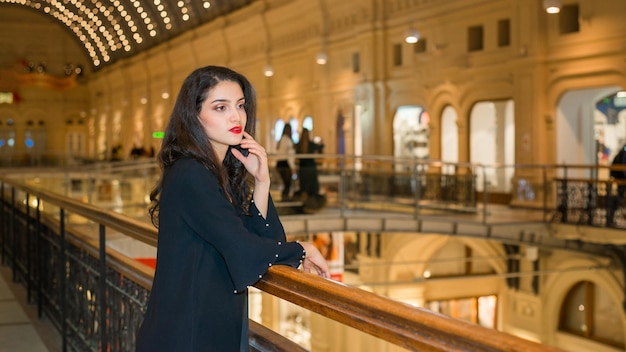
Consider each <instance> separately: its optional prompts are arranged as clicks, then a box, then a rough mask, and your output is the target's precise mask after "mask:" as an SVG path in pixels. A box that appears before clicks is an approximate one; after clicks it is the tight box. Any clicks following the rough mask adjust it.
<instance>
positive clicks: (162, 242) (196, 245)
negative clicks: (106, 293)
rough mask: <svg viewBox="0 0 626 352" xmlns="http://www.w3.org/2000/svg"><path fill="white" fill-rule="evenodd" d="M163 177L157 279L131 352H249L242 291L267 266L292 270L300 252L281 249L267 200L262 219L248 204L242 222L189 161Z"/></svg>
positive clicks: (287, 245)
mask: <svg viewBox="0 0 626 352" xmlns="http://www.w3.org/2000/svg"><path fill="white" fill-rule="evenodd" d="M163 177H164V178H163V181H164V182H163V189H162V192H161V198H160V209H159V238H158V245H157V264H156V271H155V275H154V281H153V284H152V290H151V292H150V298H149V300H148V306H147V311H146V314H145V317H144V321H143V324H142V326H141V328H140V331H139V334H138V336H137V351H142V352H143V351H149V352H156V351H168V352H169V351H218V352H230V351H233V352H236V351H248V346H240V341H241V336H242V334H243V336H247V333H248V332H247V313H246V312H247V310H246V304H247V299H246V298H247V289H246V288H247V286H250V285H253V284H254V283H255V282H257V281H258V280H259V279H260V278H261V277H262V276H263V274H265V272H267V269H268V268H269V267H270V266H272V265H273V264H284V265H290V266H292V267H298V266H299V265H300V264H301V262H302V259H303V258H304V249H303V247H302V246H301V245H300V244H298V243H296V242H286V238H285V231H284V229H283V226H282V224H281V223H280V220H279V218H278V214H277V212H276V208H275V207H274V203H273V202H272V200H271V198H270V200H269V204H268V211H267V218H266V219H264V218H263V216H261V213H260V212H259V211H258V209H257V208H256V206H255V205H254V203H252V204H251V207H250V211H251V213H252V216H246V215H243V214H241V210H240V209H236V208H235V207H234V206H233V205H232V204H231V203H230V202H228V200H227V199H226V197H225V195H224V191H223V190H222V188H221V187H220V186H219V183H218V181H217V177H216V176H215V175H214V174H213V173H212V172H210V171H209V170H207V169H206V168H205V167H204V166H202V164H200V163H199V162H197V161H195V160H192V159H181V160H178V161H176V162H175V163H174V164H173V165H172V166H171V167H170V168H169V169H167V170H165V173H164V175H163ZM244 316H245V317H244ZM244 319H246V321H245V322H244Z"/></svg>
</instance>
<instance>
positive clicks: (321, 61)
mask: <svg viewBox="0 0 626 352" xmlns="http://www.w3.org/2000/svg"><path fill="white" fill-rule="evenodd" d="M315 62H317V64H318V65H326V63H327V62H328V54H326V52H325V51H320V52H319V53H317V56H315Z"/></svg>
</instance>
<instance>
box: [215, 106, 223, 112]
mask: <svg viewBox="0 0 626 352" xmlns="http://www.w3.org/2000/svg"><path fill="white" fill-rule="evenodd" d="M224 109H225V107H224V106H222V105H219V106H216V107H215V110H217V111H222V110H224Z"/></svg>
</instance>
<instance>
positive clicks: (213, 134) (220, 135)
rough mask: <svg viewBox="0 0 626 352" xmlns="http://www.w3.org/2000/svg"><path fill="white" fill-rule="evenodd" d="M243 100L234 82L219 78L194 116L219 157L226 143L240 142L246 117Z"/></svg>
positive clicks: (224, 151)
mask: <svg viewBox="0 0 626 352" xmlns="http://www.w3.org/2000/svg"><path fill="white" fill-rule="evenodd" d="M245 102H246V101H245V98H244V95H243V91H242V90H241V87H240V86H239V84H238V83H236V82H232V81H222V82H220V83H218V84H217V85H216V86H215V87H214V88H213V89H211V90H210V91H209V93H208V95H207V97H206V99H205V101H204V102H203V103H202V108H201V110H200V114H199V115H198V118H199V119H200V123H201V124H202V126H203V127H204V131H205V133H206V134H207V136H208V138H209V142H210V143H211V145H212V146H213V148H214V149H215V151H216V153H217V155H218V156H219V157H220V159H221V160H224V157H225V156H226V152H227V151H228V147H229V146H231V145H238V144H240V143H241V139H242V138H243V131H244V128H245V127H246V119H247V114H246V110H245V109H244V104H245Z"/></svg>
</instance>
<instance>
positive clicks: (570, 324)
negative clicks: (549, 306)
mask: <svg viewBox="0 0 626 352" xmlns="http://www.w3.org/2000/svg"><path fill="white" fill-rule="evenodd" d="M619 306H620V305H619V304H618V303H617V302H614V301H613V300H612V299H611V297H610V296H609V295H608V293H607V292H606V291H605V290H604V289H602V287H600V286H598V285H595V284H594V283H593V282H590V281H581V282H579V283H577V284H575V285H574V286H573V287H572V288H571V289H570V290H569V292H568V293H567V295H566V297H565V299H564V300H563V304H562V305H561V314H560V320H559V330H561V331H564V332H567V333H570V334H574V335H578V336H582V337H585V338H588V339H591V340H594V341H597V342H600V343H604V344H607V345H611V346H615V347H618V348H622V349H623V348H624V326H623V322H622V320H621V317H620V315H619V311H618V310H617V309H616V308H615V307H619Z"/></svg>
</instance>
